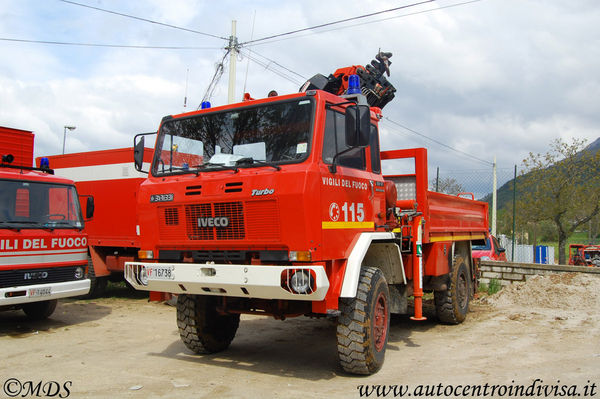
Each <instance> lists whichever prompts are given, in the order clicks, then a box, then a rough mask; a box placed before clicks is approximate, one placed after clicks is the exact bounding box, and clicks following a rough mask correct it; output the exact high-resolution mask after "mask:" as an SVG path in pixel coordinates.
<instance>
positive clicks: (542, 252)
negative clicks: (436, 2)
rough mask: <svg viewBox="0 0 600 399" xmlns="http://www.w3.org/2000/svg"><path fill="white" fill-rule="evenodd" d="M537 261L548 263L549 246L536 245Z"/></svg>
mask: <svg viewBox="0 0 600 399" xmlns="http://www.w3.org/2000/svg"><path fill="white" fill-rule="evenodd" d="M535 263H539V264H541V265H547V264H548V246H546V245H537V246H536V247H535Z"/></svg>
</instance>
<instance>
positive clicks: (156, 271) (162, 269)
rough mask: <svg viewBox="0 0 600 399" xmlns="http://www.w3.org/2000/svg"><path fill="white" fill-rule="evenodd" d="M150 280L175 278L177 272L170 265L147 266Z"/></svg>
mask: <svg viewBox="0 0 600 399" xmlns="http://www.w3.org/2000/svg"><path fill="white" fill-rule="evenodd" d="M146 270H147V271H148V279H149V280H173V279H175V272H174V271H173V268H172V267H170V266H152V267H146Z"/></svg>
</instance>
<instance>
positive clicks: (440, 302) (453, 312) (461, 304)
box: [434, 256, 471, 324]
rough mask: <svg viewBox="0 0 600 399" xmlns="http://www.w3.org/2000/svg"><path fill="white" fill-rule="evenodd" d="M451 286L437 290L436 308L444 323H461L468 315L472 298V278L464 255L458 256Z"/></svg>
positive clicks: (435, 295)
mask: <svg viewBox="0 0 600 399" xmlns="http://www.w3.org/2000/svg"><path fill="white" fill-rule="evenodd" d="M449 280H450V287H449V288H448V289H447V290H445V291H435V292H434V300H435V310H436V313H437V316H438V318H439V319H440V321H441V322H443V323H449V324H460V323H462V322H463V321H464V320H465V318H466V317H467V312H468V311H469V299H470V292H471V290H470V283H469V281H470V278H469V271H468V269H467V265H466V263H465V260H464V258H463V257H462V256H457V257H456V260H455V261H454V266H453V267H452V271H451V272H450V279H449Z"/></svg>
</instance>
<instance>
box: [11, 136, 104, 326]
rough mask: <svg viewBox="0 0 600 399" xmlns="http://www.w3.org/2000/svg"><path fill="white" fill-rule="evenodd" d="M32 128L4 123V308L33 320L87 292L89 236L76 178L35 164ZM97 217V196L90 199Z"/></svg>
mask: <svg viewBox="0 0 600 399" xmlns="http://www.w3.org/2000/svg"><path fill="white" fill-rule="evenodd" d="M33 140H34V135H33V133H32V132H29V131H25V130H18V129H11V128H5V127H0V153H1V155H2V162H1V163H0V310H8V309H15V308H21V309H23V311H25V313H26V314H27V315H28V316H29V317H30V318H34V319H41V318H46V317H48V316H50V315H51V314H52V312H54V309H55V308H56V304H57V299H58V298H66V297H71V296H78V295H83V294H87V292H88V291H89V289H90V280H89V279H87V278H86V277H85V276H86V268H87V236H86V234H84V232H83V227H84V221H83V220H82V215H81V210H80V206H79V199H78V196H77V191H76V189H75V186H74V185H73V182H72V181H71V180H67V179H64V178H59V177H57V176H54V175H53V171H52V169H50V168H49V167H48V163H47V162H45V161H44V162H43V163H42V167H40V168H34V167H32V164H33ZM86 205H87V211H86V212H87V215H86V216H87V217H88V218H91V217H92V212H93V199H92V198H89V199H88V200H86Z"/></svg>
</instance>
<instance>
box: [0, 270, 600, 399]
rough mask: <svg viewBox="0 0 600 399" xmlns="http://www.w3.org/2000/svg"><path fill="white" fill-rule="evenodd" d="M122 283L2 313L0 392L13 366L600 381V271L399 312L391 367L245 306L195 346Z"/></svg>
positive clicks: (128, 381)
mask: <svg viewBox="0 0 600 399" xmlns="http://www.w3.org/2000/svg"><path fill="white" fill-rule="evenodd" d="M113 294H115V293H113ZM116 295H117V297H111V298H103V299H98V300H63V301H60V302H59V306H58V308H57V310H56V312H55V313H54V315H53V316H51V318H50V319H49V320H47V321H43V322H31V321H28V320H27V319H26V318H25V316H24V314H22V312H17V311H10V312H3V313H0V356H1V357H0V384H3V388H4V390H1V389H2V388H0V398H4V397H8V395H7V392H6V386H7V385H8V388H9V390H10V389H15V386H16V385H14V384H15V382H14V380H11V379H12V378H14V379H17V380H18V381H19V383H20V384H21V385H22V386H23V384H24V383H26V382H27V381H31V382H32V383H33V384H37V383H38V382H40V381H41V382H42V383H47V382H49V381H56V382H57V383H59V384H60V385H61V387H64V386H65V384H66V387H67V388H68V392H67V391H66V390H65V389H64V388H61V389H62V392H61V394H62V395H63V396H62V397H66V396H65V395H68V397H76V398H109V397H119V398H120V397H124V398H238V397H240V398H324V397H328V398H354V397H360V393H361V389H364V386H367V387H371V386H374V385H386V386H389V385H396V384H398V385H400V384H402V385H407V386H408V387H409V388H410V389H411V390H412V389H415V388H417V387H419V386H421V385H424V384H428V385H434V386H437V385H438V384H444V385H443V386H442V389H445V388H446V387H447V386H448V385H451V386H453V387H457V386H458V385H463V386H464V385H477V384H480V385H483V384H486V383H487V384H489V385H490V386H491V385H505V386H511V385H523V386H530V385H531V384H532V383H535V384H537V385H536V387H537V386H540V385H542V384H549V385H557V386H562V385H563V384H564V385H566V386H567V387H571V386H575V387H576V388H577V389H578V393H580V394H581V395H582V396H584V395H583V394H584V391H583V389H584V388H585V387H586V386H587V388H588V391H587V392H588V394H590V393H593V392H594V391H590V390H589V389H590V387H591V385H592V384H596V386H598V385H600V328H599V327H600V317H599V315H600V278H599V277H596V276H593V275H590V276H588V275H575V274H566V275H562V276H558V275H555V276H550V277H541V278H535V279H533V280H530V281H529V282H528V283H526V284H525V285H518V286H517V285H513V286H511V287H508V288H505V289H504V290H503V291H501V292H500V293H499V294H496V295H494V296H492V297H488V298H484V299H479V300H476V301H475V302H473V303H472V305H471V313H470V314H469V316H468V318H467V321H466V322H464V323H463V324H461V325H458V326H447V325H441V324H438V323H437V321H436V320H435V316H434V314H433V313H432V309H431V307H427V308H426V309H425V310H426V315H427V316H428V317H429V319H428V320H427V321H425V322H413V321H411V320H410V319H409V318H408V317H404V316H403V317H394V318H393V319H392V323H391V332H390V339H389V344H388V349H387V353H386V360H385V364H384V367H383V368H382V369H381V370H380V371H379V372H378V373H377V374H375V375H372V376H369V377H356V376H350V375H347V374H345V373H344V372H343V371H342V370H341V368H340V367H339V365H338V362H337V353H336V346H335V324H334V323H333V322H332V321H330V320H324V319H308V318H304V317H302V318H296V319H290V320H286V321H284V322H281V321H277V320H273V319H270V318H265V317H258V316H243V317H242V322H241V324H240V328H239V330H238V333H237V335H236V338H235V339H234V341H233V343H232V345H231V347H230V348H229V349H228V350H227V351H225V352H223V353H219V354H215V355H209V356H198V355H192V354H191V353H190V352H189V351H188V350H187V349H186V348H185V346H184V345H183V343H182V342H181V341H180V339H179V334H178V332H177V327H176V323H175V308H173V307H171V306H168V305H166V304H164V303H148V302H147V300H146V299H143V298H140V296H139V294H137V295H133V296H134V297H133V298H131V294H129V297H127V296H128V295H127V294H126V293H125V295H122V293H121V292H117V293H116ZM536 379H541V380H542V381H543V383H542V382H539V381H538V382H534V381H535V380H536ZM11 381H12V382H11ZM558 381H560V382H558ZM9 382H10V383H9ZM10 384H13V385H10ZM361 386H363V388H360V387H361ZM558 389H560V388H558ZM598 390H599V389H598V388H596V390H595V393H596V395H598V397H600V393H598ZM11 392H12V391H11ZM362 392H363V393H364V391H362ZM442 392H443V391H442ZM448 392H450V391H446V393H448ZM488 392H489V391H488ZM498 392H500V393H502V392H501V391H498ZM540 392H542V391H537V393H540ZM550 392H551V391H550ZM556 392H560V390H559V391H555V393H556ZM448 396H454V395H448ZM465 396H466V397H471V396H470V395H465ZM536 396H542V397H543V395H536ZM552 396H554V395H552V394H551V395H548V396H547V397H552ZM19 397H20V396H19ZM57 397H58V396H57ZM371 397H376V396H375V394H372V395H371ZM380 397H382V396H380ZM388 397H393V395H392V394H389V395H388ZM489 397H509V396H508V395H498V394H496V395H489Z"/></svg>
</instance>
